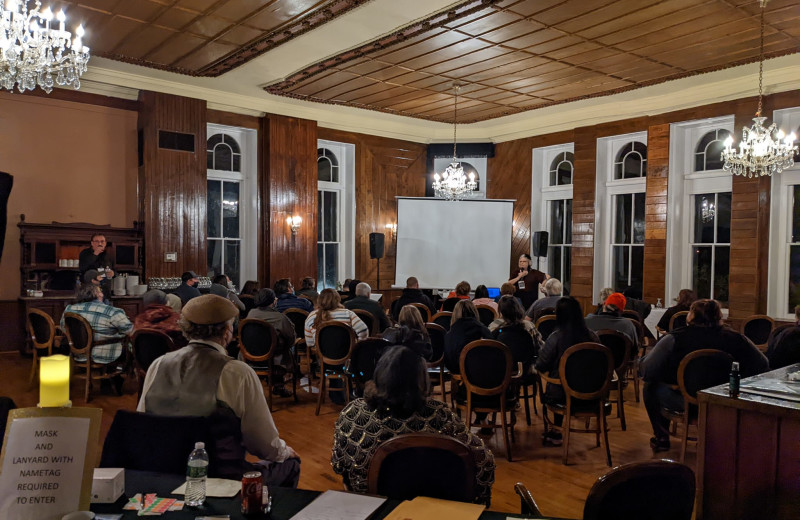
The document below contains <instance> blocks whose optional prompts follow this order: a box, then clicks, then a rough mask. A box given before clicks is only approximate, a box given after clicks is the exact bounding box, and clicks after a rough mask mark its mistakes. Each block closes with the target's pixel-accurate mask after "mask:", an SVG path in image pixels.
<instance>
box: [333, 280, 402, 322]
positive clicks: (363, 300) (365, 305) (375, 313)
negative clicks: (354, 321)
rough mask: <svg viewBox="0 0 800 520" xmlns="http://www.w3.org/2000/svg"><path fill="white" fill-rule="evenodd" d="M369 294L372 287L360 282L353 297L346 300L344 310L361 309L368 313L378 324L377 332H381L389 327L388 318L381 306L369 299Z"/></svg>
mask: <svg viewBox="0 0 800 520" xmlns="http://www.w3.org/2000/svg"><path fill="white" fill-rule="evenodd" d="M370 294H372V287H370V286H369V284H368V283H364V282H360V283H359V284H358V285H356V286H355V297H353V298H350V299H349V300H347V301H346V302H345V304H344V308H345V309H350V310H351V311H354V310H356V309H361V310H365V311H367V312H369V313H370V314H372V317H373V318H374V319H375V321H376V323H377V324H378V331H379V332H383V331H384V330H386V328H387V327H389V326H390V325H391V323H389V317H388V316H386V311H385V310H384V309H383V306H382V305H381V304H380V303H378V302H376V301H375V300H373V299H372V298H370V297H369V295H370Z"/></svg>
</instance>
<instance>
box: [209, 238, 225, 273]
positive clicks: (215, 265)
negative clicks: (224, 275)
mask: <svg viewBox="0 0 800 520" xmlns="http://www.w3.org/2000/svg"><path fill="white" fill-rule="evenodd" d="M221 272H222V240H209V241H208V273H209V274H214V275H216V274H219V273H221Z"/></svg>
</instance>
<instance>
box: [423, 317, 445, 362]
mask: <svg viewBox="0 0 800 520" xmlns="http://www.w3.org/2000/svg"><path fill="white" fill-rule="evenodd" d="M425 328H426V329H427V330H428V337H429V338H430V340H431V349H432V353H431V360H430V362H429V363H428V364H429V365H438V364H439V363H441V362H442V359H444V337H445V336H446V335H447V330H446V329H445V328H444V327H442V326H441V325H437V324H436V323H426V324H425Z"/></svg>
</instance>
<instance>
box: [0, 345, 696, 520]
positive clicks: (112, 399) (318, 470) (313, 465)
mask: <svg viewBox="0 0 800 520" xmlns="http://www.w3.org/2000/svg"><path fill="white" fill-rule="evenodd" d="M30 364H31V360H30V358H24V357H22V356H20V355H19V354H18V353H3V354H0V381H1V383H0V395H7V396H9V397H11V398H12V399H13V400H14V401H15V403H16V404H17V406H19V407H28V406H36V403H37V401H38V397H39V395H38V394H39V391H38V386H34V388H32V389H31V388H30V387H29V385H28V374H29V371H30V366H31V365H30ZM82 383H83V380H75V381H73V384H72V401H73V406H86V404H85V402H84V400H83V387H82ZM136 389H137V383H136V382H135V381H133V380H130V381H127V382H126V384H125V387H124V389H123V395H122V396H117V395H115V394H114V393H113V392H111V391H110V390H108V391H98V392H96V393H95V396H94V397H93V398H92V401H91V402H90V403H89V405H88V406H92V407H98V408H102V409H103V410H104V411H105V413H104V414H103V422H102V428H101V443H102V440H103V439H104V438H105V435H106V433H107V431H108V428H109V426H110V425H111V421H112V420H113V418H114V414H115V413H116V411H117V410H119V409H126V410H134V409H135V408H136V403H137V399H136ZM298 393H299V394H300V402H299V403H294V402H293V400H292V399H291V398H289V399H281V398H275V400H274V408H275V411H274V412H273V416H274V418H275V422H276V424H277V425H278V430H279V431H280V432H281V437H282V438H283V439H284V440H286V442H287V443H288V444H289V445H290V446H292V447H293V448H294V449H295V450H296V451H297V452H298V453H299V454H300V456H301V458H302V473H301V477H300V487H301V488H305V489H316V490H326V489H341V488H342V484H341V479H340V477H339V476H338V475H336V474H335V473H334V472H333V471H332V470H331V466H330V450H331V443H332V439H333V427H334V424H335V422H336V418H337V416H338V412H339V411H340V410H341V407H339V406H336V405H333V404H330V403H327V402H326V404H325V405H323V407H322V410H321V411H320V415H319V416H315V415H314V408H315V406H316V394H314V395H313V396H312V395H311V394H309V393H308V392H306V391H305V390H298ZM625 397H626V403H625V412H626V418H627V423H628V429H627V431H624V432H623V431H621V430H620V426H619V420H618V419H616V418H614V416H613V415H612V416H611V417H610V418H609V430H610V431H609V443H610V445H611V457H612V461H613V463H614V465H619V464H624V463H628V462H634V461H641V460H648V459H653V458H672V459H677V458H678V456H679V454H680V446H679V444H678V443H677V442H673V445H672V449H671V450H670V451H668V452H666V453H661V454H659V455H660V456H659V457H656V456H654V455H653V453H652V451H651V450H650V447H649V444H648V442H649V438H650V436H651V435H652V432H651V430H650V423H649V421H648V420H647V414H646V413H645V410H644V405H643V404H642V403H641V402H639V403H636V402H635V401H634V394H633V385H629V386H628V389H627V390H626V395H625ZM520 412H521V413H520V414H519V416H518V422H517V425H516V429H515V435H516V443H515V444H514V445H513V446H512V454H513V458H514V461H513V462H508V461H507V460H506V458H505V450H504V448H503V441H502V436H501V434H500V433H499V432H498V433H496V434H495V435H493V436H491V437H487V438H484V440H485V441H486V442H487V444H488V445H489V447H490V448H491V449H492V451H494V453H495V461H496V463H497V471H496V474H495V483H494V487H493V488H492V506H491V509H492V510H495V511H503V512H509V513H519V499H518V497H517V495H516V494H515V493H514V484H515V483H516V482H524V483H525V484H526V485H527V486H528V488H529V489H530V490H531V492H532V493H533V495H534V497H535V499H536V501H537V502H538V504H539V507H540V508H541V510H542V513H543V514H545V515H548V516H556V517H562V518H581V517H582V515H583V504H584V500H585V499H586V495H587V493H588V492H589V489H590V488H591V487H592V484H593V483H594V481H595V480H596V479H597V477H599V476H601V475H602V474H604V473H605V472H606V471H607V470H608V467H607V466H606V465H605V462H604V461H605V454H604V450H603V448H602V447H600V448H597V447H595V445H594V436H593V435H588V434H573V435H572V438H571V442H570V453H569V462H570V463H569V465H568V466H564V465H562V464H561V455H562V450H561V448H550V447H543V446H542V442H541V432H542V420H541V417H533V418H532V419H533V420H532V424H531V426H527V425H526V424H525V416H524V410H521V411H520ZM540 413H541V409H540ZM615 413H616V410H615ZM686 459H687V460H686V462H687V463H688V464H689V465H690V466H692V467H693V466H694V464H695V447H694V444H693V443H692V444H690V445H689V449H688V453H687V456H686Z"/></svg>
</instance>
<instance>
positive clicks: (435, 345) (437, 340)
mask: <svg viewBox="0 0 800 520" xmlns="http://www.w3.org/2000/svg"><path fill="white" fill-rule="evenodd" d="M425 328H426V329H427V331H428V338H430V340H431V349H432V352H431V360H430V361H429V362H428V376H429V377H430V380H431V386H437V384H438V386H439V389H440V391H441V394H442V401H445V402H447V398H446V396H445V388H444V383H445V381H447V380H448V379H450V372H449V371H448V370H447V369H446V368H445V366H444V337H445V335H447V331H446V330H445V329H444V327H442V326H441V325H437V324H435V323H426V324H425Z"/></svg>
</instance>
